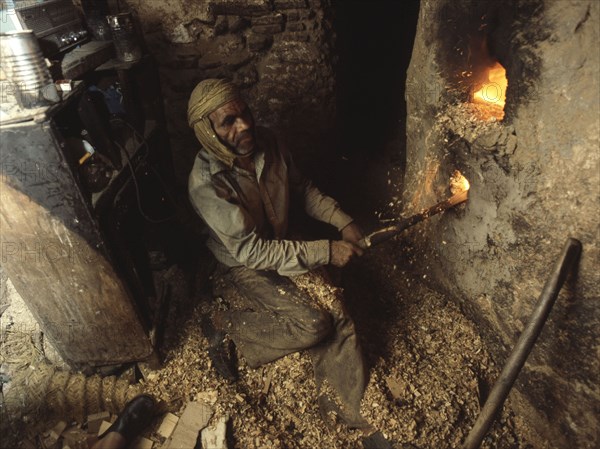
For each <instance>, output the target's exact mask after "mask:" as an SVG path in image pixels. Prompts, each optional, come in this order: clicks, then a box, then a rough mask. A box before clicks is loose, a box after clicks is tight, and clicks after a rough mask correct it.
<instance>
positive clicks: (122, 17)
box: [106, 12, 142, 62]
mask: <svg viewBox="0 0 600 449" xmlns="http://www.w3.org/2000/svg"><path fill="white" fill-rule="evenodd" d="M106 20H108V26H109V28H110V32H111V34H112V38H113V42H114V44H115V51H116V54H117V59H118V60H119V61H122V62H135V61H139V60H140V59H141V57H142V49H141V47H140V43H139V39H138V36H137V34H136V31H135V25H134V23H133V16H132V14H131V13H130V12H124V13H121V14H116V15H114V16H106Z"/></svg>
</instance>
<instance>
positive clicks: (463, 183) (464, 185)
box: [450, 170, 471, 195]
mask: <svg viewBox="0 0 600 449" xmlns="http://www.w3.org/2000/svg"><path fill="white" fill-rule="evenodd" d="M470 188H471V184H469V181H468V180H467V178H465V177H464V176H463V174H462V173H461V172H459V171H458V170H454V173H452V176H450V192H452V195H456V194H457V193H461V192H467V191H468V190H469V189H470Z"/></svg>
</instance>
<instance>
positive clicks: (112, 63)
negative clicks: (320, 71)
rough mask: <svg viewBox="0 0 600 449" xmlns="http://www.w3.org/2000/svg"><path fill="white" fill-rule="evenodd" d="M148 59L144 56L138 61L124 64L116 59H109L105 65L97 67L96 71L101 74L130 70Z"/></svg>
mask: <svg viewBox="0 0 600 449" xmlns="http://www.w3.org/2000/svg"><path fill="white" fill-rule="evenodd" d="M146 58H147V55H143V56H142V57H141V58H140V59H138V60H137V61H131V62H123V61H119V60H118V59H116V58H112V59H109V60H108V61H106V62H105V63H104V64H102V65H99V66H98V67H96V69H95V70H96V72H99V71H101V70H129V69H131V68H132V67H135V66H136V65H138V64H139V63H140V62H142V61H144V60H145V59H146Z"/></svg>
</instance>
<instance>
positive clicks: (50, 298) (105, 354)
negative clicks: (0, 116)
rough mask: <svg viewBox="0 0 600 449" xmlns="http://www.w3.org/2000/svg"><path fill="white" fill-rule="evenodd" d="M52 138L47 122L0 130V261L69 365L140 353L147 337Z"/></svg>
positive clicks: (104, 362) (102, 362) (125, 358)
mask: <svg viewBox="0 0 600 449" xmlns="http://www.w3.org/2000/svg"><path fill="white" fill-rule="evenodd" d="M54 139H55V137H54V134H53V132H52V131H51V130H50V129H49V126H48V125H47V124H43V125H34V126H27V127H24V129H17V128H11V129H9V130H6V129H3V130H2V139H1V141H0V167H2V174H1V175H2V176H1V177H0V249H1V256H2V257H1V261H0V263H2V266H3V268H4V269H5V270H6V272H7V273H8V275H9V277H10V279H11V281H12V282H13V284H14V286H15V288H16V289H17V291H18V292H19V294H20V295H21V296H22V297H23V300H24V301H25V303H26V304H27V306H28V307H29V309H30V310H31V312H32V314H33V316H34V317H35V319H36V320H37V321H38V323H39V325H40V327H41V329H42V330H43V331H44V334H45V335H46V336H47V337H48V339H49V341H50V342H51V343H52V345H53V346H54V347H55V348H56V350H57V351H58V352H59V354H60V355H61V357H62V358H63V359H64V360H65V361H66V362H67V363H69V364H70V365H71V366H72V367H74V368H80V367H82V366H86V365H92V366H94V365H109V364H118V363H124V362H129V361H135V360H143V359H145V358H146V357H148V356H149V355H150V354H151V353H152V347H151V344H150V341H149V339H148V337H147V335H146V333H145V331H144V329H143V326H142V324H141V322H140V320H139V319H138V316H137V314H136V311H135V308H134V306H133V303H132V300H131V299H130V296H129V293H128V291H127V289H126V287H125V285H124V284H123V282H122V281H121V279H120V278H119V276H118V275H117V273H116V272H115V270H114V268H113V266H112V264H111V261H110V260H109V256H108V253H107V251H106V250H105V248H104V247H103V240H102V237H101V235H100V233H99V231H98V229H97V225H96V222H95V220H94V219H93V217H91V215H90V212H89V209H88V206H89V205H88V203H86V200H85V198H83V197H82V196H81V193H80V190H79V189H78V184H77V181H76V179H75V178H74V177H73V174H72V173H71V171H70V169H69V164H68V161H66V160H64V158H63V156H62V153H61V152H60V151H58V150H57V147H58V145H59V142H57V141H55V140H54Z"/></svg>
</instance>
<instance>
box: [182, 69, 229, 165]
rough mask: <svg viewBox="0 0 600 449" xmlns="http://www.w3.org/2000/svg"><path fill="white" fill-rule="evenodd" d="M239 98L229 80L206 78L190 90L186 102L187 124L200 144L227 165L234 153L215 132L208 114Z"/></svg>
mask: <svg viewBox="0 0 600 449" xmlns="http://www.w3.org/2000/svg"><path fill="white" fill-rule="evenodd" d="M237 98H240V91H239V90H238V88H237V86H236V85H235V84H233V83H232V82H230V81H227V80H221V79H206V80H203V81H200V82H199V83H198V85H197V86H196V87H195V88H194V90H193V91H192V95H191V96H190V100H189V102H188V110H187V116H188V124H189V125H190V126H191V127H192V128H193V129H194V133H195V134H196V137H197V138H198V140H199V141H200V143H201V144H202V146H203V147H204V148H205V149H206V150H207V151H208V152H209V153H212V154H213V155H214V156H215V157H216V158H217V159H219V160H220V161H221V162H223V163H225V164H226V165H227V166H228V167H232V166H233V161H234V160H235V158H236V155H235V154H234V153H233V151H231V150H230V149H229V148H227V146H225V145H224V144H223V143H222V142H221V141H220V140H219V138H218V137H217V135H216V134H215V131H214V129H213V127H212V124H211V122H210V119H209V118H208V116H209V114H211V113H212V112H214V111H216V110H217V109H219V108H220V107H221V106H223V105H224V104H226V103H229V102H230V101H232V100H235V99H237Z"/></svg>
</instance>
